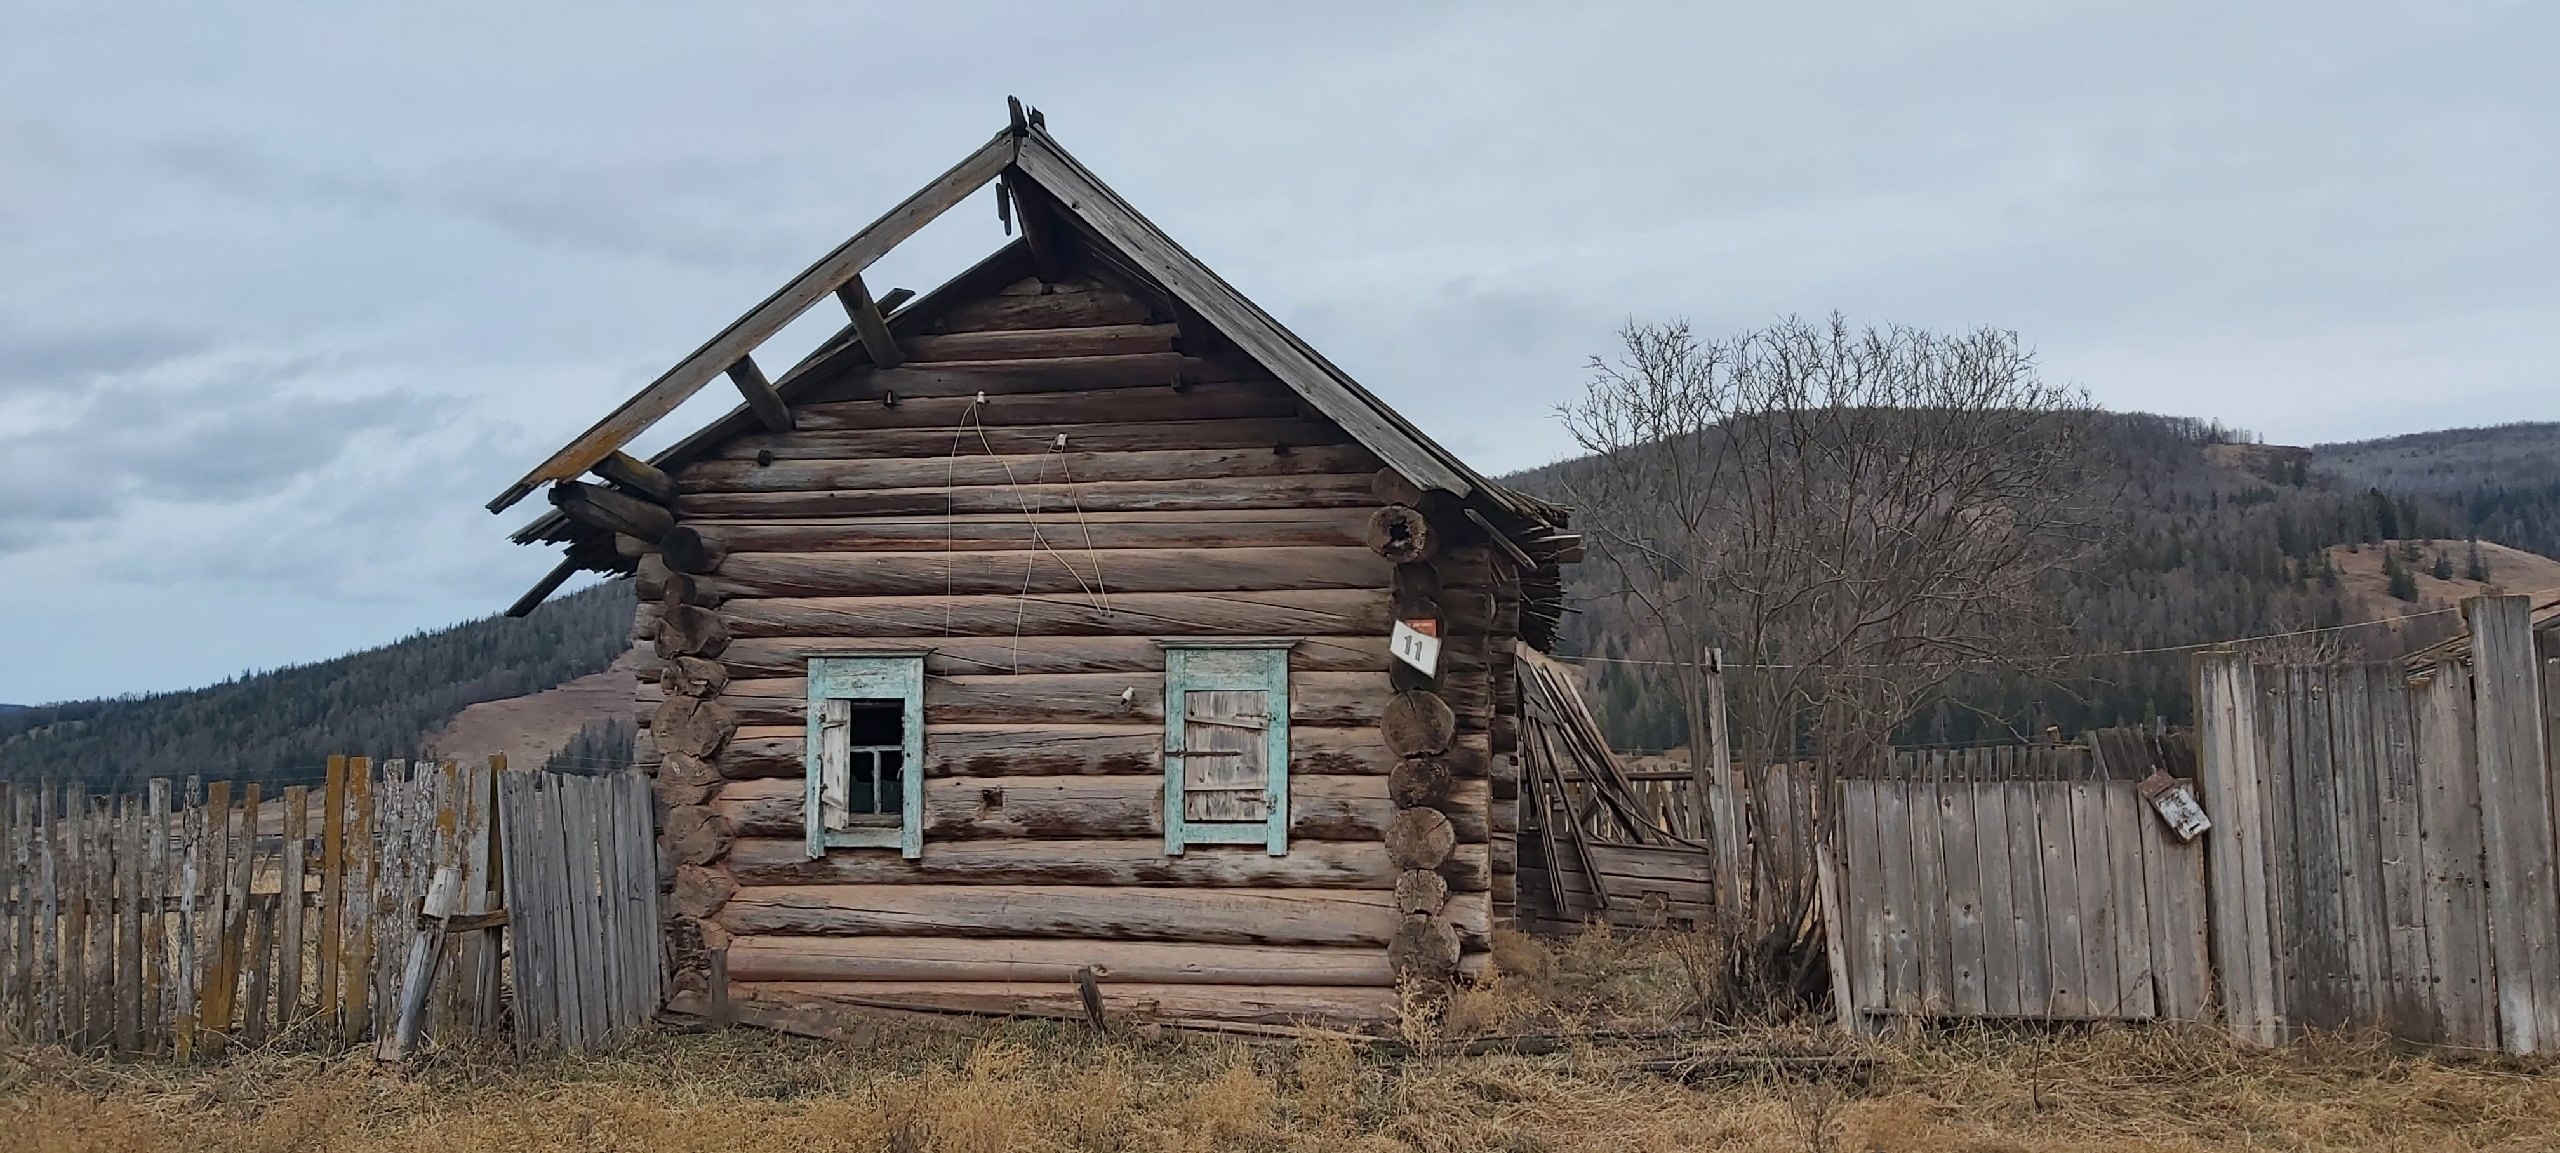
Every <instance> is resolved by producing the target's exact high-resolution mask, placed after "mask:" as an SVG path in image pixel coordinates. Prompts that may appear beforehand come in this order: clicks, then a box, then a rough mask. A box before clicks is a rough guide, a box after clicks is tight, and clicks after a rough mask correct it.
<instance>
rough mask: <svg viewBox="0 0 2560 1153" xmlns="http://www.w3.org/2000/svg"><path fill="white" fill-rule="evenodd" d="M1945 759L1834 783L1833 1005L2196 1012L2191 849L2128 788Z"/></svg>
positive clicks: (2198, 854)
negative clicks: (1939, 770)
mask: <svg viewBox="0 0 2560 1153" xmlns="http://www.w3.org/2000/svg"><path fill="white" fill-rule="evenodd" d="M1951 759H1952V760H1954V761H1956V762H1958V764H1957V765H1956V766H1955V767H1956V768H1957V769H1959V770H1960V771H1957V772H1951V773H1947V774H1943V775H1933V776H1924V777H1919V778H1916V779H1900V780H1896V779H1888V778H1872V779H1864V780H1848V781H1842V782H1841V783H1840V791H1841V798H1842V800H1841V806H1842V807H1841V814H1840V817H1841V819H1840V830H1839V841H1840V846H1841V850H1842V853H1841V863H1842V865H1843V869H1842V876H1841V881H1840V891H1841V900H1840V901H1839V902H1838V903H1839V905H1840V906H1841V907H1842V913H1843V921H1844V924H1843V932H1842V933H1841V935H1840V938H1839V941H1838V947H1839V956H1840V960H1841V962H1842V964H1841V966H1840V967H1841V968H1842V969H1843V970H1845V972H1844V973H1843V974H1841V975H1844V976H1846V977H1847V985H1848V990H1847V997H1846V999H1845V1004H1844V1008H1845V1009H1846V1010H1847V1013H1846V1014H1845V1015H1846V1016H1847V1017H1849V1018H1850V1019H1851V1020H1853V1021H1856V1022H1858V1023H1860V1024H1862V1025H1872V1024H1873V1023H1874V1020H1873V1019H1874V1018H1876V1017H1881V1016H1913V1017H2030V1018H2045V1019H2058V1020H2071V1019H2083V1020H2086V1019H2130V1020H2143V1019H2155V1018H2156V1019H2168V1020H2182V1021H2191V1020H2197V1019H2200V1018H2201V1017H2202V1016H2203V1014H2204V1012H2205V1007H2206V1005H2207V1003H2208V998H2209V995H2210V991H2211V975H2210V958H2209V956H2208V954H2207V951H2206V931H2205V915H2206V908H2205V871H2204V850H2203V848H2202V847H2201V846H2197V845H2189V844H2181V843H2179V842H2178V841H2177V839H2176V838H2175V837H2174V836H2173V835H2171V834H2169V833H2168V832H2167V830H2166V829H2165V828H2164V827H2163V826H2162V823H2161V822H2160V820H2159V819H2158V818H2157V817H2156V816H2155V815H2154V814H2153V813H2152V812H2151V810H2150V806H2149V805H2148V804H2146V803H2145V802H2144V801H2143V800H2142V798H2141V797H2140V796H2139V795H2137V793H2136V787H2135V785H2134V784H2132V783H2131V782H2127V781H2114V780H2104V779H2086V780H2081V781H2077V782H2066V781H2048V780H2014V779H2011V780H2003V779H1999V778H1998V777H1996V776H1994V775H1993V774H1992V766H1991V765H1990V764H1989V763H1988V762H1989V760H1990V754H1989V750H1960V751H1958V752H1956V753H1955V754H1954V755H1953V757H1952V758H1951ZM1976 761H1978V762H1982V763H1979V764H1966V763H1965V762H1976Z"/></svg>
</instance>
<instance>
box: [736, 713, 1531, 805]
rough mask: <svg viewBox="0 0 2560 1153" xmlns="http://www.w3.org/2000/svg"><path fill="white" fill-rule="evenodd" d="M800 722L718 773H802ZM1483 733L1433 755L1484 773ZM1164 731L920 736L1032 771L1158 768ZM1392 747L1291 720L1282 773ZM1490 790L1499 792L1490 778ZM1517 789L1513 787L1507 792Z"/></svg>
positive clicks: (960, 765) (1384, 764) (1389, 757)
mask: <svg viewBox="0 0 2560 1153" xmlns="http://www.w3.org/2000/svg"><path fill="white" fill-rule="evenodd" d="M807 743H808V730H807V728H806V726H805V725H798V724H794V725H759V726H755V727H752V728H741V729H740V730H738V732H737V733H736V734H735V735H733V736H732V737H731V738H730V740H729V743H728V745H727V746H726V747H725V748H723V749H722V750H721V752H720V758H719V769H720V775H722V776H724V777H727V778H729V779H731V780H749V779H753V778H758V777H797V776H800V775H802V773H803V772H805V771H806V770H805V764H806V761H805V758H806V756H807V749H806V746H807ZM1488 743H1489V742H1488V741H1487V739H1486V735H1485V734H1483V733H1460V734H1459V735H1458V744H1457V747H1455V748H1452V749H1451V750H1450V751H1448V752H1447V753H1444V754H1442V755H1441V759H1442V760H1443V761H1444V762H1446V763H1447V764H1448V765H1449V767H1450V771H1451V773H1452V775H1454V776H1457V777H1459V778H1462V779H1472V778H1478V777H1486V776H1487V775H1488V769H1489V768H1490V762H1491V758H1490V756H1489V755H1488V754H1487V753H1486V751H1485V750H1486V746H1487V744H1488ZM1163 748H1164V729H1163V726H1162V725H1161V724H1160V723H1140V724H1081V725H1077V724H1070V725H1020V724H1009V723H1007V724H942V725H933V726H930V727H929V728H928V729H927V731H926V733H925V737H924V756H925V764H926V765H927V767H928V768H927V771H929V772H931V773H934V774H937V775H943V776H981V777H1038V776H1071V775H1077V774H1093V775H1107V774H1111V773H1148V772H1157V771H1159V770H1160V766H1161V765H1162V763H1163V762H1162V760H1161V759H1160V758H1161V756H1162V750H1163ZM1394 765H1395V754H1393V753H1391V752H1388V751H1387V748H1386V745H1385V744H1384V743H1383V742H1381V741H1380V740H1379V739H1378V730H1377V728H1376V726H1374V725H1354V726H1347V727H1336V726H1330V725H1293V726H1291V727H1290V729H1289V771H1290V772H1291V773H1292V774H1296V775H1310V774H1312V775H1321V776H1383V775H1385V774H1386V773H1387V771H1388V770H1389V769H1391V768H1393V767H1394ZM1495 788H1496V789H1497V790H1499V788H1500V785H1499V783H1498V782H1497V783H1496V784H1495ZM1514 793H1515V795H1516V793H1517V790H1516V789H1515V790H1514Z"/></svg>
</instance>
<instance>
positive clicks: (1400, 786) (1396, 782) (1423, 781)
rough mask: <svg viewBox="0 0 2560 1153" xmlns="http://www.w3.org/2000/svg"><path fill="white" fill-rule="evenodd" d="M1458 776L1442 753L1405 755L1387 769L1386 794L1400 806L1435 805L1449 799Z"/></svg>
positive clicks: (1404, 807) (1401, 807) (1406, 807)
mask: <svg viewBox="0 0 2560 1153" xmlns="http://www.w3.org/2000/svg"><path fill="white" fill-rule="evenodd" d="M1455 779H1456V774H1455V773H1453V772H1451V771H1450V769H1449V762H1448V761H1447V760H1445V759H1443V758H1441V757H1436V756H1424V757H1406V758H1405V759H1403V760H1401V761H1397V762H1396V767H1395V768H1393V769H1390V770H1388V772H1387V797H1388V799H1390V800H1393V801H1394V802H1395V803H1396V807H1397V808H1400V809H1410V808H1416V807H1420V806H1426V805H1434V804H1437V803H1439V802H1440V801H1442V800H1445V799H1447V797H1448V796H1449V786H1450V784H1451V783H1452V782H1453V781H1454V780H1455Z"/></svg>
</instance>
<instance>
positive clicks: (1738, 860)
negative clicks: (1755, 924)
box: [1689, 649, 1748, 929]
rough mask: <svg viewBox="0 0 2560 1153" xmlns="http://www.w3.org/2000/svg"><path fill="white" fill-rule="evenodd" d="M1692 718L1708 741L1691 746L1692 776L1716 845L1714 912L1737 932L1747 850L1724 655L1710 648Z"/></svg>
mask: <svg viewBox="0 0 2560 1153" xmlns="http://www.w3.org/2000/svg"><path fill="white" fill-rule="evenodd" d="M1695 715H1696V716H1697V717H1698V718H1699V724H1698V725H1695V726H1692V731H1694V732H1698V733H1699V735H1701V736H1704V737H1705V738H1706V747H1704V748H1699V747H1696V746H1694V745H1693V746H1692V747H1691V748H1690V750H1689V764H1690V769H1691V774H1690V775H1691V776H1692V777H1693V778H1695V779H1696V781H1697V783H1698V790H1699V791H1700V792H1702V793H1705V794H1706V797H1707V818H1708V819H1709V820H1711V821H1713V822H1715V828H1714V829H1713V830H1711V831H1712V832H1713V834H1714V836H1715V847H1716V913H1717V916H1718V917H1719V918H1722V919H1723V920H1724V921H1725V923H1726V924H1727V925H1730V926H1732V927H1734V928H1736V929H1739V928H1740V927H1741V926H1742V924H1743V922H1742V921H1741V920H1740V917H1741V916H1742V911H1743V910H1742V905H1743V893H1744V887H1743V869H1744V867H1745V866H1744V855H1745V853H1746V852H1747V851H1748V850H1747V847H1746V841H1745V838H1744V834H1743V828H1742V819H1743V818H1742V814H1743V801H1742V794H1741V791H1740V790H1739V789H1737V788H1736V787H1735V781H1734V775H1733V742H1732V740H1731V738H1730V737H1729V736H1728V735H1727V732H1726V722H1725V698H1724V654H1723V653H1722V652H1721V651H1719V650H1716V649H1708V650H1706V651H1705V652H1704V653H1702V654H1700V660H1699V662H1698V699H1697V701H1696V703H1695ZM1701 730H1702V731H1701Z"/></svg>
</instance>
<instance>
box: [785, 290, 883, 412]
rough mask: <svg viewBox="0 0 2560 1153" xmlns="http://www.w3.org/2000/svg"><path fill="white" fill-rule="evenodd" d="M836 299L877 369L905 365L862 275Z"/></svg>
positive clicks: (841, 291)
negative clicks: (840, 303) (841, 305)
mask: <svg viewBox="0 0 2560 1153" xmlns="http://www.w3.org/2000/svg"><path fill="white" fill-rule="evenodd" d="M836 299H837V300H839V301H842V302H843V303H844V311H845V315H846V316H849V317H852V318H853V334H854V336H855V338H856V339H859V340H860V341H862V350H863V351H864V352H867V353H870V354H871V363H872V365H873V366H874V367H878V368H896V367H898V366H899V365H901V364H904V363H906V361H907V354H906V353H905V352H904V351H903V350H901V349H899V347H898V338H897V337H895V336H893V335H891V334H890V332H889V318H888V317H887V316H884V315H882V313H881V308H880V305H879V302H877V301H874V300H872V299H871V287H870V286H869V285H867V284H864V283H863V282H862V274H861V273H858V272H857V273H855V274H854V276H853V279H851V280H848V281H845V282H844V284H843V285H841V286H839V287H838V288H837V289H836ZM777 431H782V430H777Z"/></svg>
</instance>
